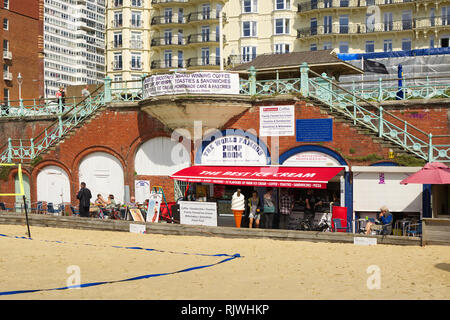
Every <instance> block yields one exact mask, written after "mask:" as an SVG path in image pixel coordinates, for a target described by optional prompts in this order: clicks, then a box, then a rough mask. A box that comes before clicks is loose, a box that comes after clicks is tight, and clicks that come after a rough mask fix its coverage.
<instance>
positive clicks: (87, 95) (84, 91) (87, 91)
mask: <svg viewBox="0 0 450 320" xmlns="http://www.w3.org/2000/svg"><path fill="white" fill-rule="evenodd" d="M81 95H82V96H83V98H87V97H89V96H90V95H91V93H90V92H89V86H88V85H86V86H85V87H84V89H83V90H81Z"/></svg>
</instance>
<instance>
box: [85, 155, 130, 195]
mask: <svg viewBox="0 0 450 320" xmlns="http://www.w3.org/2000/svg"><path fill="white" fill-rule="evenodd" d="M78 172H79V183H81V182H85V183H86V187H87V188H88V189H89V190H90V191H91V194H92V199H91V202H94V201H95V198H96V197H97V194H101V195H102V196H103V197H104V198H105V199H106V198H107V197H108V195H109V194H112V195H114V199H115V200H116V203H119V202H120V203H124V195H125V186H124V173H123V168H122V164H121V163H120V161H119V160H118V159H117V158H116V157H114V156H112V155H110V154H108V153H105V152H94V153H91V154H89V155H87V156H86V157H85V158H84V159H83V160H82V161H81V163H80V167H79V171H78Z"/></svg>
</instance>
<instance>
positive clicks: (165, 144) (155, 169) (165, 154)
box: [134, 137, 191, 176]
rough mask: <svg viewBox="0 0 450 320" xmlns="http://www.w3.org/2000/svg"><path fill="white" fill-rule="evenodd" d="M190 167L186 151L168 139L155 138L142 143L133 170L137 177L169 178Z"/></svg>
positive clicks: (189, 157)
mask: <svg viewBox="0 0 450 320" xmlns="http://www.w3.org/2000/svg"><path fill="white" fill-rule="evenodd" d="M190 165H191V156H190V154H189V152H188V150H187V149H186V148H185V147H184V146H183V144H181V143H179V142H178V141H172V140H171V139H170V138H168V137H157V138H153V139H150V140H148V141H147V142H145V143H143V144H142V145H141V146H140V147H139V149H138V151H137V152H136V157H135V159H134V168H135V169H134V170H135V171H136V173H137V174H138V175H148V176H169V175H171V174H174V173H175V172H177V171H179V170H181V169H184V168H187V167H189V166H190Z"/></svg>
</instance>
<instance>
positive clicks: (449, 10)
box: [442, 7, 450, 26]
mask: <svg viewBox="0 0 450 320" xmlns="http://www.w3.org/2000/svg"><path fill="white" fill-rule="evenodd" d="M442 25H443V26H448V25H450V7H442Z"/></svg>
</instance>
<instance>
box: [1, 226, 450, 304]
mask: <svg viewBox="0 0 450 320" xmlns="http://www.w3.org/2000/svg"><path fill="white" fill-rule="evenodd" d="M0 234H3V235H7V236H1V237H0V274H1V277H0V292H5V291H13V290H31V289H50V288H60V287H65V286H67V285H68V284H70V282H68V279H73V275H74V273H73V272H74V271H73V270H79V271H80V273H79V276H80V277H79V279H80V282H81V283H82V284H84V283H91V282H101V281H116V280H122V279H127V278H132V277H137V276H143V275H148V274H157V273H166V272H174V271H177V270H183V269H185V268H190V267H195V266H202V265H209V264H214V263H217V262H219V261H221V260H223V259H225V258H226V257H213V256H202V255H196V254H197V253H199V254H229V255H233V254H235V253H239V254H240V255H241V257H240V258H236V259H233V260H231V261H227V262H224V263H221V264H217V265H213V266H211V267H208V268H203V269H198V270H193V271H189V272H182V273H175V274H169V275H164V276H159V277H152V278H148V279H140V280H134V281H126V282H116V283H107V284H103V285H98V286H92V287H88V288H79V289H68V290H54V291H40V292H34V293H24V294H16V295H4V296H0V299H94V300H96V299H102V300H104V299H120V300H123V299H131V300H136V299H164V300H166V299H188V300H192V299H193V300H205V299H208V300H210V299H214V300H216V299H218V300H230V299H239V300H246V299H251V300H255V299H260V300H261V299H263V300H264V299H275V300H291V299H295V300H298V299H449V298H450V247H448V246H426V247H409V246H408V247H407V246H392V245H377V246H370V247H367V246H356V245H353V244H335V243H313V242H303V241H276V240H269V239H224V238H216V237H197V236H164V235H153V234H134V233H127V232H107V231H86V230H72V229H57V228H43V227H31V235H32V240H29V239H20V238H15V237H16V236H18V237H26V235H27V234H26V227H25V226H20V225H0ZM57 241H59V242H57ZM114 246H121V247H142V248H151V249H158V250H161V251H164V252H158V251H148V250H131V249H124V248H115V247H114ZM181 253H190V254H181ZM73 266H75V267H73ZM74 268H75V269H74ZM368 268H369V273H368ZM373 270H378V272H376V273H372V272H373ZM374 276H377V278H376V279H379V282H373V281H372V280H373V279H374V278H373V277H374ZM71 277H72V278H71ZM369 278H370V279H369ZM368 279H369V286H370V284H373V283H378V284H379V285H380V286H379V289H377V288H373V285H372V288H369V287H368ZM371 281H372V282H371Z"/></svg>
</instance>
